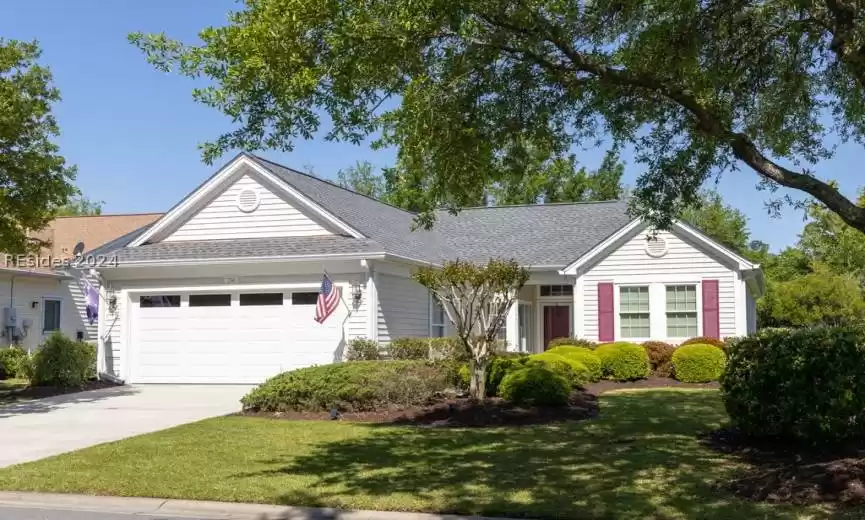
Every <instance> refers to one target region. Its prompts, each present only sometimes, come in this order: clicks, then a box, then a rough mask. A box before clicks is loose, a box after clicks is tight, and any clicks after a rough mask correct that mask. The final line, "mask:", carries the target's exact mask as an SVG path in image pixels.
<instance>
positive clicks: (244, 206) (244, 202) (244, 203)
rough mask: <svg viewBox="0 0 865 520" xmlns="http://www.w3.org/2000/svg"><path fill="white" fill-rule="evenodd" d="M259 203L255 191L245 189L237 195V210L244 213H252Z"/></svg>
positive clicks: (259, 200)
mask: <svg viewBox="0 0 865 520" xmlns="http://www.w3.org/2000/svg"><path fill="white" fill-rule="evenodd" d="M260 203H261V199H260V198H259V196H258V192H257V191H255V190H250V189H245V190H241V191H240V193H238V194H237V209H239V210H240V211H242V212H244V213H252V212H253V211H255V210H256V209H258V205H259V204H260Z"/></svg>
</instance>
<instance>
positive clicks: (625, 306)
mask: <svg viewBox="0 0 865 520" xmlns="http://www.w3.org/2000/svg"><path fill="white" fill-rule="evenodd" d="M649 322H650V320H649V286H647V285H641V286H628V287H619V337H622V338H648V337H650V336H651V330H650V326H649Z"/></svg>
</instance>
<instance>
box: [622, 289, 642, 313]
mask: <svg viewBox="0 0 865 520" xmlns="http://www.w3.org/2000/svg"><path fill="white" fill-rule="evenodd" d="M619 312H638V313H647V312H649V288H648V287H646V286H643V287H621V288H619Z"/></svg>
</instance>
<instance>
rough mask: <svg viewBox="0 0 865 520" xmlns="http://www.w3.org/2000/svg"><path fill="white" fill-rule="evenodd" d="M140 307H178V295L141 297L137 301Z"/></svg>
mask: <svg viewBox="0 0 865 520" xmlns="http://www.w3.org/2000/svg"><path fill="white" fill-rule="evenodd" d="M138 305H139V306H140V307H144V308H147V307H180V295H177V294H173V295H159V296H142V297H140V298H139V299H138Z"/></svg>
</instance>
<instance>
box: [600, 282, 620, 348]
mask: <svg viewBox="0 0 865 520" xmlns="http://www.w3.org/2000/svg"><path fill="white" fill-rule="evenodd" d="M613 307H614V305H613V284H611V283H599V284H598V341H613V340H614V339H615V335H616V332H615V330H616V323H615V312H614V309H613Z"/></svg>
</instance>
